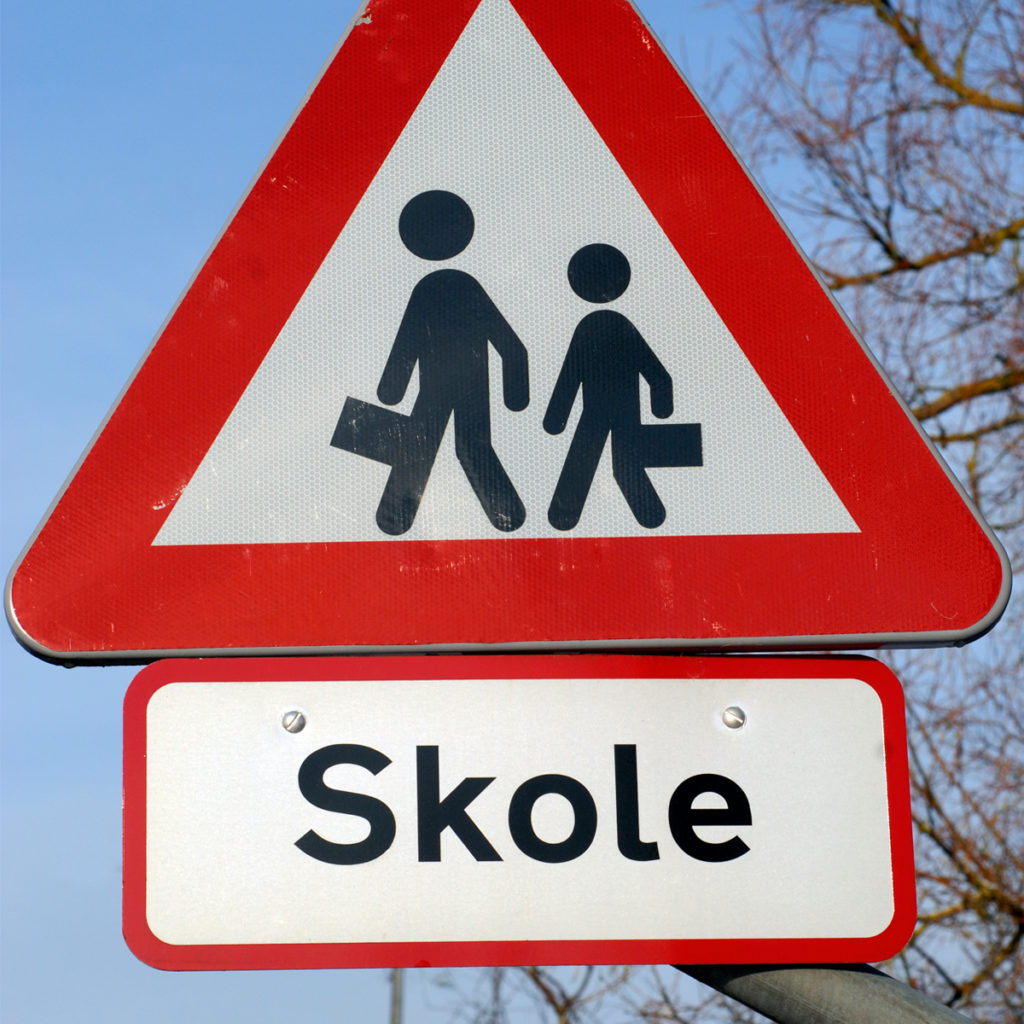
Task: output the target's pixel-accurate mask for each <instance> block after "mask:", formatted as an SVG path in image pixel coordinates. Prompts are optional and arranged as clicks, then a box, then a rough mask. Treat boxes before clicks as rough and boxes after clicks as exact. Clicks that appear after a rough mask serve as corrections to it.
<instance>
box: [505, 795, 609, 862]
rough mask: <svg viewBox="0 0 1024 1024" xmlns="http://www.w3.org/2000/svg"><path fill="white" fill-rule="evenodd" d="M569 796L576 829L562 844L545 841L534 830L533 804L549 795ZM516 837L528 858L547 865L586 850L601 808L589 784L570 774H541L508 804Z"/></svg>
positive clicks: (565, 859)
mask: <svg viewBox="0 0 1024 1024" xmlns="http://www.w3.org/2000/svg"><path fill="white" fill-rule="evenodd" d="M547 793H555V794H557V795H558V796H562V797H565V799H566V800H568V801H569V804H570V805H571V806H572V812H573V817H574V823H573V827H572V832H571V833H570V834H569V836H568V838H567V839H563V840H562V842H560V843H548V842H545V841H544V840H543V839H541V838H540V836H538V835H537V833H536V832H535V831H534V830H533V817H532V815H533V805H534V804H535V803H536V802H537V801H538V800H539V799H540V798H541V797H542V796H544V795H545V794H547ZM508 829H509V832H510V833H511V834H512V840H513V842H514V843H515V844H516V846H518V847H519V849H520V850H522V851H523V853H525V854H526V856H527V857H532V858H533V859H534V860H539V861H543V862H544V863H545V864H562V863H564V862H565V861H567V860H573V859H575V858H576V857H578V856H579V855H580V854H581V853H585V852H586V851H587V850H588V849H589V847H590V844H591V843H592V842H593V841H594V835H595V834H596V832H597V808H596V807H595V806H594V798H593V797H592V796H591V795H590V793H589V792H588V791H587V789H586V787H585V786H584V785H583V784H582V783H581V782H577V781H576V779H572V778H570V777H569V776H568V775H538V776H537V777H536V778H533V779H527V780H526V782H524V783H523V784H522V785H521V786H520V787H519V788H518V789H517V790H516V791H515V793H513V794H512V799H511V800H510V801H509V805H508Z"/></svg>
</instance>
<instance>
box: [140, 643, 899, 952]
mask: <svg viewBox="0 0 1024 1024" xmlns="http://www.w3.org/2000/svg"><path fill="white" fill-rule="evenodd" d="M822 676H824V677H828V678H837V679H838V678H845V679H850V678H853V679H858V680H860V681H862V682H864V683H866V684H867V685H869V686H870V687H871V688H872V689H873V690H874V691H875V693H876V694H877V695H878V698H879V700H880V702H881V706H882V721H883V733H884V742H885V770H886V785H887V797H888V811H889V833H890V849H891V856H892V861H891V863H892V885H893V905H894V911H893V916H892V920H891V921H890V923H889V925H888V927H886V928H885V929H884V930H883V931H882V932H880V933H879V934H877V935H871V936H854V937H850V938H835V937H830V938H815V937H807V938H799V939H792V938H785V939H747V938H740V937H738V938H730V939H714V940H708V939H668V940H666V939H658V940H652V941H644V940H622V941H608V940H603V939H602V940H566V941H561V940H560V941H538V942H532V941H530V942H522V941H516V942H423V943H412V942H395V943H365V942H362V943H341V942H338V943H296V944H293V943H287V944H260V945H171V944H169V943H166V942H164V941H162V940H161V939H159V938H157V937H156V935H154V934H153V932H152V931H151V930H150V928H149V925H148V922H147V918H146V751H147V737H146V713H147V709H148V706H149V701H150V699H151V698H152V696H153V695H154V694H155V693H156V692H157V691H158V690H159V689H160V688H161V687H163V686H165V685H167V684H170V683H180V682H190V681H195V682H218V681H223V682H243V681H252V680H260V681H265V682H267V681H285V682H287V681H304V680H307V681H308V680H330V679H339V680H341V679H351V680H370V679H381V680H386V679H390V680H402V679H408V680H413V679H453V678H458V679H539V678H564V679H569V678H573V679H585V678H636V679H640V678H678V679H702V678H721V679H730V678H758V679H759V678H765V679H784V678H788V679H803V678H818V677H822ZM823 685H827V684H823ZM916 913H917V908H916V895H915V879H914V855H913V837H912V830H911V817H910V782H909V771H908V763H907V739H906V725H905V719H904V705H903V691H902V688H901V686H900V684H899V681H898V680H897V679H896V677H895V676H894V675H893V674H892V672H891V671H890V670H889V669H888V668H887V667H886V666H884V665H883V664H881V663H880V662H878V661H875V660H873V659H871V658H863V657H845V658H825V657H812V656H807V657H793V658H782V657H780V658H776V657H741V656H728V657H708V658H702V657H694V656H688V655H684V656H671V655H628V654H627V655H618V654H579V655H571V654H554V655H468V656H420V657H373V658H266V659H258V658H239V659H223V660H216V661H210V660H191V661H190V660H169V661H162V662H157V663H156V664H153V665H151V666H149V667H148V668H146V669H143V670H142V672H140V673H139V674H138V676H136V678H135V680H134V681H133V683H132V684H131V686H130V687H129V689H128V692H127V694H126V696H125V702H124V899H123V929H124V936H125V940H126V942H127V943H128V946H129V947H130V948H131V950H132V952H133V953H135V955H136V956H137V957H138V958H139V959H140V960H142V961H144V962H145V963H147V964H150V965H151V966H153V967H158V968H161V969H164V970H177V971H199V970H291V969H296V968H339V967H459V966H500V965H510V964H513V965H514V964H524V963H533V964H614V963H691V964H698V963H751V964H755V963H843V962H877V961H880V960H884V959H887V958H888V957H891V956H893V955H895V954H896V953H897V952H898V951H899V950H900V949H902V948H903V946H904V945H905V944H906V942H907V940H908V939H909V937H910V935H911V932H912V931H913V928H914V924H915V921H916Z"/></svg>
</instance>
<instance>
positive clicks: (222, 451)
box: [7, 0, 1009, 661]
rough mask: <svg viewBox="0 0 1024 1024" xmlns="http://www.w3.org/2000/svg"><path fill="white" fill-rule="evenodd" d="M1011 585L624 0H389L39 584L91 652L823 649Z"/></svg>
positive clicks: (164, 364) (44, 621)
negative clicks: (596, 647)
mask: <svg viewBox="0 0 1024 1024" xmlns="http://www.w3.org/2000/svg"><path fill="white" fill-rule="evenodd" d="M1008 591H1009V572H1008V567H1007V563H1006V559H1005V555H1004V554H1003V552H1002V550H1001V549H1000V548H999V545H998V543H997V542H996V541H995V540H994V538H993V537H992V535H991V532H990V531H989V530H988V528H987V527H986V526H985V525H984V523H983V522H982V521H981V520H980V519H979V517H978V516H977V513H976V512H974V511H973V509H972V508H971V507H970V506H969V504H968V503H967V501H966V500H965V498H964V497H963V494H962V492H961V491H960V489H959V488H958V486H957V485H956V483H955V482H954V480H953V478H952V476H951V474H950V473H949V471H948V470H947V469H946V468H945V467H944V466H943V464H942V463H941V462H940V461H939V460H938V458H937V457H936V456H935V455H934V453H933V451H932V450H931V449H930V447H929V445H928V444H927V442H926V441H925V440H924V439H923V436H922V434H921V432H920V431H919V429H918V428H917V426H916V425H915V424H914V423H913V422H912V420H911V418H910V416H909V415H908V413H907V411H906V410H905V408H904V407H903V406H902V404H901V403H900V401H899V400H898V399H897V398H896V397H895V396H894V394H893V392H892V389H891V387H890V385H889V384H888V383H887V382H886V381H885V379H884V378H883V376H882V375H881V372H880V371H879V369H878V367H877V366H876V364H875V363H874V361H873V360H872V358H871V356H870V355H869V354H868V353H867V352H866V351H865V350H864V348H863V346H862V344H861V343H860V342H859V341H858V340H857V339H856V337H855V336H854V335H853V333H852V332H851V330H850V328H849V326H848V325H847V323H846V322H845V321H844V319H843V317H842V315H841V314H840V313H839V312H838V310H837V308H836V306H835V304H834V303H833V301H832V300H831V298H830V296H829V295H828V294H827V293H826V292H825V291H824V289H823V288H822V286H821V285H820V283H819V282H818V280H817V279H816V277H815V276H814V275H813V273H812V272H811V271H810V270H809V269H808V266H807V263H806V261H805V260H804V258H803V257H802V256H801V255H800V254H799V252H798V251H797V250H796V249H795V247H794V245H793V243H792V241H791V239H790V238H789V237H788V235H787V234H786V232H785V230H784V229H783V228H782V227H781V226H780V224H779V222H778V221H777V219H776V217H775V215H774V214H773V213H772V211H771V210H770V209H769V207H768V206H767V205H766V203H765V200H764V198H763V197H762V196H761V194H760V193H759V192H758V190H757V188H756V187H755V186H754V185H753V184H752V183H751V182H750V180H749V178H748V177H747V175H746V173H745V171H744V170H743V169H742V168H741V166H740V165H739V164H738V162H737V160H736V158H735V156H734V155H733V154H732V152H731V151H730V149H729V148H728V146H727V144H726V143H725V142H723V140H722V138H721V137H720V136H719V134H718V132H717V130H716V128H715V127H714V125H713V124H712V123H711V121H710V120H709V118H708V117H707V115H706V113H705V112H704V110H703V109H702V107H701V106H700V104H699V102H698V101H697V100H696V99H695V98H694V96H693V95H692V93H691V92H690V90H689V88H688V87H687V85H686V84H685V82H684V81H683V80H682V79H681V77H680V76H679V74H678V72H677V71H676V70H675V69H674V67H673V66H672V64H671V62H670V61H669V59H668V58H667V57H666V56H665V54H664V52H663V51H662V50H661V48H660V47H659V45H658V44H657V42H656V40H655V39H654V38H653V37H652V35H651V33H650V31H649V30H648V29H647V27H646V26H645V25H644V23H643V21H642V20H641V18H640V16H639V15H638V14H637V12H636V10H635V9H634V8H633V7H632V5H631V4H630V3H628V2H627V0H562V2H560V3H557V4H552V3H550V2H548V0H374V2H371V3H369V4H368V5H367V6H366V7H365V8H364V9H363V11H362V12H361V14H360V15H359V16H358V17H357V18H356V19H355V21H354V22H353V24H352V26H351V28H350V29H349V32H348V34H347V35H346V37H345V38H344V40H343V41H342V43H341V45H340V46H339V48H338V50H337V52H336V53H335V55H334V57H333V58H332V59H331V61H330V62H329V63H328V65H327V66H326V68H325V70H324V72H323V74H322V76H321V78H320V80H319V82H318V83H317V85H316V87H315V88H314V90H313V91H312V93H311V94H310V96H309V98H308V99H307V100H306V102H305V103H304V105H303V106H302V107H301V109H300V110H299V112H298V113H297V115H296V117H295V119H294V121H293V123H292V125H291V127H290V128H289V129H288V131H287V133H286V134H285V136H284V137H283V139H282V141H281V142H280V144H279V145H278V147H277V149H276V151H275V152H274V153H273V154H272V156H271V157H270V159H269V160H268V162H267V164H266V166H265V168H264V169H263V171H262V172H261V173H260V175H259V177H258V178H257V179H256V181H255V183H254V184H253V186H252V188H251V189H250V191H249V193H248V195H247V196H246V197H245V199H244V200H243V202H242V204H241V205H240V207H239V209H238V211H237V213H236V214H235V215H234V217H233V219H232V220H231V222H230V223H229V224H228V226H227V228H226V229H225V231H224V233H223V235H222V236H221V238H220V239H219V241H218V242H217V244H216V245H215V247H214V248H213V250H212V251H211V253H210V255H209V257H208V258H207V260H206V262H205V264H204V265H203V266H202V268H201V269H200V270H199V272H198V274H197V275H196V277H195V279H194V281H193V282H192V284H191V285H190V287H189V289H188V290H187V292H186V294H185V295H184V296H183V298H182V299H181V301H180V303H179V305H178V306H177V308H176V309H175V311H174V313H173V314H172V316H171V317H170V319H169V321H168V323H167V325H166V327H165V328H164V330H163V332H162V334H161V335H160V336H159V338H158V339H157V340H156V342H155V343H154V345H153V348H152V349H151V351H150V352H149V354H148V356H147V357H146V359H145V360H144V362H143V363H142V365H141V366H140V368H139V370H138V371H137V373H136V375H135V377H134V378H133V380H132V381H131V383H130V384H129V386H128V388H127V390H126V392H125V394H124V396H123V398H122V399H121V400H120V402H119V403H118V405H117V406H116V407H115V408H114V410H113V411H112V413H111V415H110V417H109V419H108V421H107V423H106V425H105V426H104V427H103V429H102V431H101V432H100V434H99V435H98V437H97V438H96V440H95V442H94V443H93V445H92V447H91V448H90V449H89V451H88V452H87V454H86V456H85V457H84V459H83V461H82V463H81V465H80V466H79V468H78V469H77V471H76V472H75V474H74V475H73V477H72V479H71V480H70V482H69V483H68V485H67V487H66V489H65V490H64V492H63V494H62V495H61V497H60V498H59V500H58V501H57V503H56V505H55V507H54V509H53V510H52V512H51V513H50V515H49V517H48V518H47V519H46V521H45V522H44V523H43V525H42V526H41V528H40V530H39V532H38V533H37V535H36V537H35V538H34V539H33V541H32V542H31V544H30V545H29V547H28V549H27V551H26V553H25V554H24V555H23V557H22V559H21V561H20V563H19V564H18V565H17V566H16V568H15V570H14V572H13V574H12V576H11V579H10V581H9V585H8V593H7V612H8V617H9V619H10V621H11V623H12V626H13V628H14V630H15V633H16V634H17V635H18V637H19V639H20V640H21V641H22V642H23V643H24V644H25V645H26V646H28V647H29V648H30V649H32V650H34V651H35V652H36V653H39V654H41V655H42V656H44V657H51V658H56V659H60V660H66V661H89V660H92V661H109V660H118V659H134V660H139V659H148V658H153V657H157V656H159V655H161V654H164V653H169V652H192V653H199V652H204V651H205V652H216V651H225V650H230V651H232V652H241V651H246V652H255V651H264V650H275V649H281V648H287V649H291V650H299V651H325V650H326V651H331V650H337V651H348V650H363V651H375V650H389V649H403V648H412V647H415V648H419V647H431V648H435V649H468V648H475V647H481V648H501V647H511V646H525V647H534V646H535V647H552V646H562V647H580V646H588V645H602V646H617V647H639V646H658V645H660V646H669V647H705V648H706V647H776V648H793V647H812V648H813V647H836V646H871V645H881V644H931V643H960V642H964V641H966V640H969V639H971V638H973V637H974V636H976V635H978V634H980V633H981V632H984V631H985V630H986V629H987V628H989V627H990V626H991V625H992V624H993V623H994V622H995V621H996V620H997V619H998V617H999V615H1000V614H1001V612H1002V609H1003V607H1004V605H1005V603H1006V599H1007V596H1008Z"/></svg>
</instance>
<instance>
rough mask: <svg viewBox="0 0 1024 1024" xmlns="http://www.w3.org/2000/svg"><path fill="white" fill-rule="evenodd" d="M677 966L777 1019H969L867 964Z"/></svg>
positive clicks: (927, 1023)
mask: <svg viewBox="0 0 1024 1024" xmlns="http://www.w3.org/2000/svg"><path fill="white" fill-rule="evenodd" d="M675 967H676V970H677V971H682V972H683V973H684V974H688V975H689V976H690V977H691V978H696V980H697V981H700V982H703V983H704V984H705V985H710V986H711V987H712V988H715V989H718V991H719V992H723V993H725V995H727V996H730V997H731V998H733V999H735V1000H737V1001H738V1002H741V1003H743V1004H744V1005H745V1006H749V1007H750V1009H752V1010H756V1011H757V1012H758V1013H761V1014H764V1016H766V1017H768V1018H769V1019H771V1020H773V1021H776V1022H777V1024H970V1021H969V1020H968V1018H967V1017H964V1016H962V1015H961V1014H959V1013H956V1012H955V1011H954V1010H951V1009H949V1007H948V1006H943V1005H942V1004H941V1003H937V1002H935V1000H933V999H930V998H929V997H928V996H926V995H924V994H923V993H922V992H918V991H917V989H913V988H911V987H910V986H909V985H905V984H903V982H902V981H897V980H896V979H895V978H890V977H889V975H888V974H883V973H882V972H881V971H878V970H875V968H873V967H868V966H867V965H866V964H835V965H830V966H821V967H817V966H807V967H788V966H778V967H775V966H758V967H748V966H740V965H736V966H717V965H716V966H705V965H701V966H683V965H679V964H676V965H675Z"/></svg>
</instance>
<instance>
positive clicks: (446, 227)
mask: <svg viewBox="0 0 1024 1024" xmlns="http://www.w3.org/2000/svg"><path fill="white" fill-rule="evenodd" d="M473 227H474V224H473V211H472V210H471V209H470V208H469V206H468V205H467V204H466V201H465V200H464V199H460V198H459V196H457V195H455V193H454V192H441V191H434V192H421V193H420V194H419V195H418V196H414V197H413V198H412V199H410V200H409V202H407V203H406V204H405V208H404V209H403V210H402V213H401V215H400V216H399V218H398V233H399V235H401V237H402V241H403V242H404V243H405V247H406V248H407V249H408V250H409V251H410V252H411V253H413V254H414V255H416V256H419V257H420V258H421V259H425V260H448V259H451V258H452V256H457V255H458V254H459V253H460V252H462V250H463V249H465V248H466V246H467V245H469V242H470V239H472V237H473Z"/></svg>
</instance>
